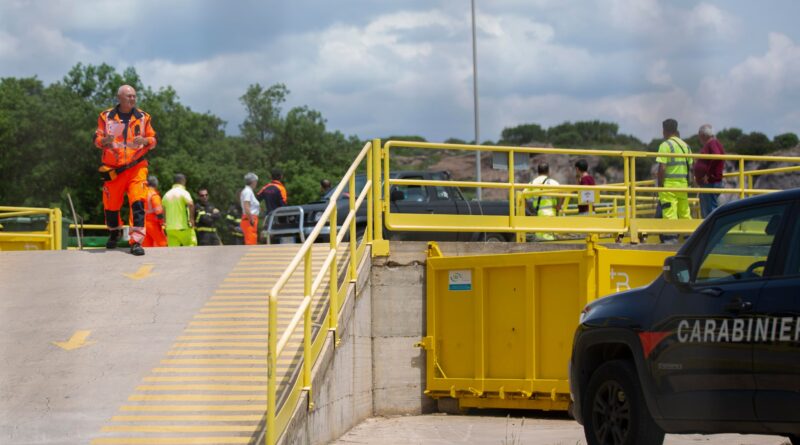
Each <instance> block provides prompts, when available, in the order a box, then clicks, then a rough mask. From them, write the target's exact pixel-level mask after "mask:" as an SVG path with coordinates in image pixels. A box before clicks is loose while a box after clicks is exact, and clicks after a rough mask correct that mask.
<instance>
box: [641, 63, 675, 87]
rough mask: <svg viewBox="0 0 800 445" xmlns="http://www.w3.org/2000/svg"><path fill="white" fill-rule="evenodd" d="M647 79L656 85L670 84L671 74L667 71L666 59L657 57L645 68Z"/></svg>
mask: <svg viewBox="0 0 800 445" xmlns="http://www.w3.org/2000/svg"><path fill="white" fill-rule="evenodd" d="M647 80H648V82H650V83H652V84H653V85H657V86H671V85H672V76H670V74H669V71H667V61H666V60H664V59H659V60H658V61H656V62H655V63H654V64H652V65H651V66H650V69H648V70H647Z"/></svg>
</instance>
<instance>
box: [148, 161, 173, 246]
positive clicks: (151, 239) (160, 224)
mask: <svg viewBox="0 0 800 445" xmlns="http://www.w3.org/2000/svg"><path fill="white" fill-rule="evenodd" d="M144 213H145V218H144V228H145V237H144V241H142V247H167V235H166V234H165V233H164V208H163V207H162V206H161V195H159V193H158V178H156V177H155V176H148V177H147V199H146V200H145V202H144Z"/></svg>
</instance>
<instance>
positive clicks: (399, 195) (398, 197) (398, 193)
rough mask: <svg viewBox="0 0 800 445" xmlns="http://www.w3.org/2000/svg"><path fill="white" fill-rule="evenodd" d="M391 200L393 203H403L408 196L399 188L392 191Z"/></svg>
mask: <svg viewBox="0 0 800 445" xmlns="http://www.w3.org/2000/svg"><path fill="white" fill-rule="evenodd" d="M389 199H390V200H392V201H402V200H404V199H406V194H405V193H403V191H402V190H399V189H397V188H392V191H391V194H390V196H389Z"/></svg>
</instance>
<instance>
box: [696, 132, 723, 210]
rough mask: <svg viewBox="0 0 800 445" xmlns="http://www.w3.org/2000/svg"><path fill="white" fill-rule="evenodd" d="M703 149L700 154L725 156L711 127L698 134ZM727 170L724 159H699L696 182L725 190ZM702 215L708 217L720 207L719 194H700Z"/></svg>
mask: <svg viewBox="0 0 800 445" xmlns="http://www.w3.org/2000/svg"><path fill="white" fill-rule="evenodd" d="M697 136H698V137H699V138H700V143H701V144H703V148H702V149H701V150H700V154H704V155H724V154H725V149H724V148H723V147H722V143H720V141H719V140H717V138H716V137H714V129H713V128H711V125H709V124H705V125H703V126H701V127H700V130H699V131H698V132H697ZM724 169H725V161H723V160H722V159H697V160H696V161H695V163H694V180H695V181H696V182H697V185H698V186H700V187H703V188H714V189H721V188H723V184H722V173H723V170H724ZM699 198H700V213H701V214H702V216H703V218H705V217H707V216H708V215H710V214H711V212H713V211H714V209H716V208H717V206H719V193H700V194H699Z"/></svg>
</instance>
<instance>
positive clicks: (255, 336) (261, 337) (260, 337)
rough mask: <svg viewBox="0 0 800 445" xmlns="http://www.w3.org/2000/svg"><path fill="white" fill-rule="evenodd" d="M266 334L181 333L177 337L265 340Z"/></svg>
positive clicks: (189, 339) (190, 338) (187, 339)
mask: <svg viewBox="0 0 800 445" xmlns="http://www.w3.org/2000/svg"><path fill="white" fill-rule="evenodd" d="M267 337H268V336H267V335H259V334H252V335H248V334H243V335H237V334H231V335H226V334H219V335H181V336H180V337H178V340H179V341H193V340H265V341H266V340H267Z"/></svg>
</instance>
